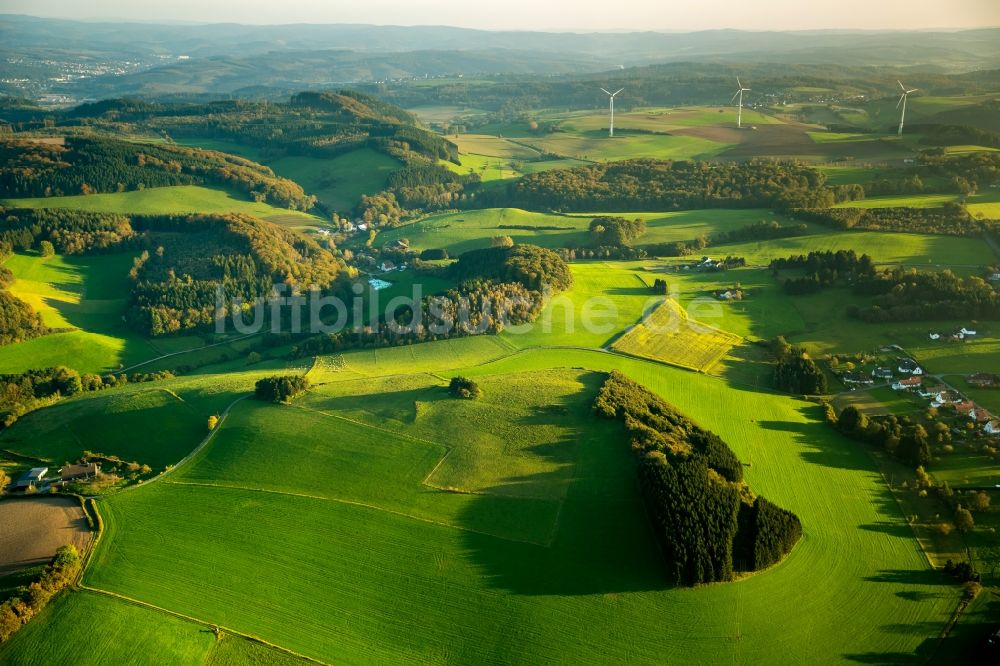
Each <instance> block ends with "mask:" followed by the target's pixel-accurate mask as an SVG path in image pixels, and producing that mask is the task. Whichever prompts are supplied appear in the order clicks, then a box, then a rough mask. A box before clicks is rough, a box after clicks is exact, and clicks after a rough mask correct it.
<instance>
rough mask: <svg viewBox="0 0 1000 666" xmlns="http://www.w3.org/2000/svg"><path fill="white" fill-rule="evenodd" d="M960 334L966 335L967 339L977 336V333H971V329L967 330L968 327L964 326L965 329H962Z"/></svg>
mask: <svg viewBox="0 0 1000 666" xmlns="http://www.w3.org/2000/svg"><path fill="white" fill-rule="evenodd" d="M959 333H961V334H962V335H964V336H965V337H969V336H970V335H976V332H975V331H970V330H969V329H967V328H966V327H964V326H963V327H962V329H961V330H960V331H959Z"/></svg>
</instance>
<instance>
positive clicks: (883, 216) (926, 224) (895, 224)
mask: <svg viewBox="0 0 1000 666" xmlns="http://www.w3.org/2000/svg"><path fill="white" fill-rule="evenodd" d="M792 214H793V215H794V216H795V217H797V218H799V219H804V220H808V221H810V222H817V223H819V224H822V225H825V226H828V227H832V228H834V229H844V230H847V229H864V230H865V231H897V232H902V233H919V234H939V235H949V236H982V234H983V233H985V232H993V231H995V230H996V228H997V222H996V221H995V220H981V219H977V218H975V217H973V216H972V215H971V214H969V211H968V208H966V206H965V205H964V204H962V203H946V204H944V205H943V206H941V207H939V208H911V207H906V206H900V207H893V208H824V209H816V208H809V209H796V210H794V211H792Z"/></svg>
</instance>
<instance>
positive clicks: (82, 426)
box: [0, 387, 212, 470]
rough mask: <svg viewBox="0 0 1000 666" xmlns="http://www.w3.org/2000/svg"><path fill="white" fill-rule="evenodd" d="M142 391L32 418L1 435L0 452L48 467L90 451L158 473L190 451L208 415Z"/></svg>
mask: <svg viewBox="0 0 1000 666" xmlns="http://www.w3.org/2000/svg"><path fill="white" fill-rule="evenodd" d="M144 388H145V390H133V391H121V390H114V391H108V392H107V393H103V394H96V395H93V396H83V397H81V398H78V399H75V400H70V401H66V402H64V403H61V404H58V405H55V406H53V407H49V408H47V409H43V410H39V411H36V412H31V413H29V414H27V415H25V416H23V417H22V418H21V419H19V420H18V422H17V423H15V424H14V427H12V428H9V429H6V430H4V431H3V433H2V434H0V448H4V449H8V450H10V451H13V452H14V453H17V454H20V455H27V456H33V457H36V458H42V459H45V460H46V461H48V462H49V463H50V466H53V467H58V466H61V465H62V464H63V463H66V462H71V461H73V460H76V459H77V458H79V457H80V456H81V455H82V454H83V452H84V451H93V452H95V453H105V454H109V455H116V456H118V457H120V458H122V459H123V460H126V461H133V460H134V461H138V462H140V463H145V464H148V465H149V466H150V467H152V468H153V469H154V470H160V469H163V467H164V466H166V465H169V464H172V463H174V462H177V460H179V459H180V458H182V457H183V456H184V454H185V453H187V452H188V451H189V450H191V449H192V448H194V446H195V445H196V444H197V443H198V441H199V440H200V439H201V438H202V437H203V436H204V434H205V432H206V431H205V423H206V421H207V419H208V416H209V414H211V413H212V412H205V413H202V411H201V410H199V409H197V408H196V407H192V406H190V405H189V404H188V403H187V402H186V401H185V400H183V399H182V398H181V397H180V396H179V395H177V394H176V393H174V392H172V391H170V390H167V389H162V388H159V387H157V388H151V387H144ZM153 424H156V425H155V426H153Z"/></svg>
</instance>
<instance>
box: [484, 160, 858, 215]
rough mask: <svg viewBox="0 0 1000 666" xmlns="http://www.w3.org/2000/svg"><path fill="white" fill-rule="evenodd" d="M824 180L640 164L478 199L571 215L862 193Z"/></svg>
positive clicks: (752, 170) (560, 174)
mask: <svg viewBox="0 0 1000 666" xmlns="http://www.w3.org/2000/svg"><path fill="white" fill-rule="evenodd" d="M825 182H826V179H825V177H824V176H823V175H822V174H821V173H819V172H818V171H816V170H814V169H810V168H808V167H805V166H801V165H798V164H794V163H782V162H775V161H770V160H751V161H749V162H733V163H712V162H687V161H683V162H672V161H669V160H651V159H635V160H625V161H621V162H602V163H599V164H592V165H587V166H582V167H575V168H572V169H560V170H554V171H543V172H539V173H534V174H528V175H526V176H524V177H522V178H520V179H518V180H517V181H515V182H513V183H511V184H509V185H508V186H507V187H506V188H505V189H498V190H495V191H489V192H484V193H482V194H480V195H479V196H478V198H477V201H478V202H479V203H480V205H484V206H494V205H506V206H516V207H519V208H526V209H531V210H553V211H567V212H569V211H573V212H582V211H591V210H606V211H637V210H641V211H647V210H648V211H665V210H680V209H696V208H697V209H701V208H779V209H787V208H825V207H828V206H831V205H833V204H834V203H836V202H838V201H842V200H846V199H848V198H856V196H857V195H858V193H857V192H856V191H855V189H854V188H851V187H850V186H836V187H827V186H826V185H825ZM861 196H863V193H862V194H861Z"/></svg>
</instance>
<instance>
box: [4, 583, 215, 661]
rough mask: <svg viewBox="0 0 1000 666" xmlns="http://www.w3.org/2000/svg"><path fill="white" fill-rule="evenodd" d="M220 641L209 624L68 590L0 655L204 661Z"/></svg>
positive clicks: (12, 657) (11, 657) (43, 658)
mask: <svg viewBox="0 0 1000 666" xmlns="http://www.w3.org/2000/svg"><path fill="white" fill-rule="evenodd" d="M214 644H215V636H214V635H212V632H211V631H210V630H208V629H207V628H205V627H203V626H201V625H198V624H195V623H194V622H188V621H186V620H182V619H180V618H177V617H173V616H171V615H167V614H166V613H161V612H159V611H156V610H152V609H148V608H143V607H142V606H138V605H136V604H132V603H129V602H127V601H123V600H121V599H115V598H113V597H111V596H108V595H105V594H98V593H95V592H87V591H80V592H77V591H71V592H63V593H61V594H60V595H59V596H57V597H56V598H55V599H53V600H52V602H51V603H50V604H49V606H48V607H47V608H46V609H45V611H43V612H42V614H41V615H40V616H38V617H37V618H35V619H33V620H32V621H31V622H29V623H28V624H27V626H25V627H23V628H22V629H21V630H20V631H18V632H17V633H16V634H14V636H13V637H12V638H11V639H10V641H9V642H8V643H7V644H5V645H4V646H3V647H2V648H0V661H2V662H3V663H5V664H17V666H35V665H36V664H37V665H38V666H44V665H45V664H54V663H55V664H78V665H79V666H100V665H101V664H135V665H136V666H146V665H148V666H158V665H159V664H165V663H176V664H182V663H183V664H201V663H204V662H205V659H207V658H208V656H209V654H210V653H211V652H212V649H213V647H214Z"/></svg>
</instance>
